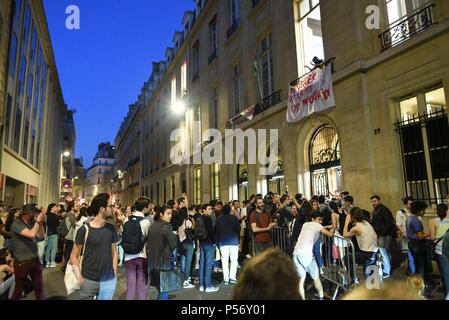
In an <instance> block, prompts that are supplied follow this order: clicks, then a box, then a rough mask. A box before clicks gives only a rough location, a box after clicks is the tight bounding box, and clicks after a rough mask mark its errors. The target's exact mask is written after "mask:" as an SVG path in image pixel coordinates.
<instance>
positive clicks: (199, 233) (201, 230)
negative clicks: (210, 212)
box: [193, 216, 207, 241]
mask: <svg viewBox="0 0 449 320" xmlns="http://www.w3.org/2000/svg"><path fill="white" fill-rule="evenodd" d="M193 233H194V235H195V239H197V240H200V241H203V240H207V230H206V225H205V224H204V219H203V217H202V216H199V217H197V218H196V219H195V226H194V227H193Z"/></svg>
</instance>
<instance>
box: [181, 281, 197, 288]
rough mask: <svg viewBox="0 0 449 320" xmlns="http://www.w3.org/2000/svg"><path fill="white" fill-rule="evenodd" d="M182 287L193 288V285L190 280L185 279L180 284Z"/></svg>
mask: <svg viewBox="0 0 449 320" xmlns="http://www.w3.org/2000/svg"><path fill="white" fill-rule="evenodd" d="M182 286H183V287H184V289H191V288H195V286H194V285H193V284H192V283H190V281H189V280H186V281H184V283H183V285H182Z"/></svg>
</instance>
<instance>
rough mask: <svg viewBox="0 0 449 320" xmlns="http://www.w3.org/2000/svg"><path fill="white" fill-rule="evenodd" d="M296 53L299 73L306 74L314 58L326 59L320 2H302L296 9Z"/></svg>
mask: <svg viewBox="0 0 449 320" xmlns="http://www.w3.org/2000/svg"><path fill="white" fill-rule="evenodd" d="M296 8H297V10H298V12H297V14H296V15H297V17H298V22H297V23H296V51H297V55H298V68H299V70H298V72H299V74H300V75H302V74H304V73H306V72H307V71H308V69H307V68H306V67H305V66H309V65H310V62H311V61H312V59H313V58H314V57H318V58H324V46H323V35H322V30H321V11H320V2H319V0H302V1H300V2H299V4H298V6H297V7H296Z"/></svg>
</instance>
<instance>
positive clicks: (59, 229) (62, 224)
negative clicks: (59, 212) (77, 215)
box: [56, 218, 69, 237]
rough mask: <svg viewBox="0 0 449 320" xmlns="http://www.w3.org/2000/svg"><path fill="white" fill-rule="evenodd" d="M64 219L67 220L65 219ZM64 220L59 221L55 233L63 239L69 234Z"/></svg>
mask: <svg viewBox="0 0 449 320" xmlns="http://www.w3.org/2000/svg"><path fill="white" fill-rule="evenodd" d="M65 219H67V218H65ZM65 219H64V220H61V221H59V225H58V227H57V228H56V233H57V234H58V235H59V236H61V237H65V236H66V235H67V233H69V228H68V227H67V223H66V221H65Z"/></svg>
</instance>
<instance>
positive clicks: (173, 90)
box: [171, 76, 176, 104]
mask: <svg viewBox="0 0 449 320" xmlns="http://www.w3.org/2000/svg"><path fill="white" fill-rule="evenodd" d="M175 102H176V76H173V78H172V80H171V103H172V104H173V103H175Z"/></svg>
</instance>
